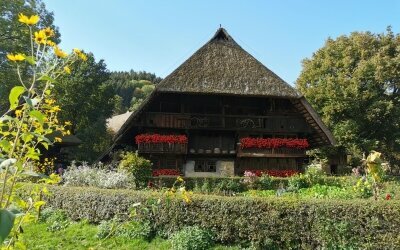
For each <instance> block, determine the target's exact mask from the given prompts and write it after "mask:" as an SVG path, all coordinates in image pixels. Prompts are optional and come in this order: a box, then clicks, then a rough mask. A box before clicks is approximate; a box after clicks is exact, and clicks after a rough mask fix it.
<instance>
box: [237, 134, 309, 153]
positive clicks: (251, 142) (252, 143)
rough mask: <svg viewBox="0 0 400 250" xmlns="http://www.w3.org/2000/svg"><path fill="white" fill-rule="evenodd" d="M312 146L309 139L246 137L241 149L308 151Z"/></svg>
mask: <svg viewBox="0 0 400 250" xmlns="http://www.w3.org/2000/svg"><path fill="white" fill-rule="evenodd" d="M309 146H310V144H309V143H308V141H307V139H297V138H251V137H244V138H241V139H240V148H241V149H247V148H253V149H254V148H259V149H278V148H289V149H302V150H304V149H307V148H308V147H309Z"/></svg>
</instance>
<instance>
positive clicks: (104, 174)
mask: <svg viewBox="0 0 400 250" xmlns="http://www.w3.org/2000/svg"><path fill="white" fill-rule="evenodd" d="M62 177H63V182H64V185H66V186H91V187H99V188H132V187H134V186H135V185H134V183H133V179H132V177H131V176H130V175H129V174H127V173H124V172H122V171H120V172H116V171H113V170H108V169H107V168H97V166H96V165H94V166H92V167H90V166H89V165H87V164H86V163H83V164H82V165H81V166H76V165H75V164H72V165H71V166H70V167H69V168H68V169H67V170H66V171H65V172H64V174H63V176H62Z"/></svg>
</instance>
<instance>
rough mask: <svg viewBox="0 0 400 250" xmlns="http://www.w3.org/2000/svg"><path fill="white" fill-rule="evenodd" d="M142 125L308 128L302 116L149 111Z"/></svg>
mask: <svg viewBox="0 0 400 250" xmlns="http://www.w3.org/2000/svg"><path fill="white" fill-rule="evenodd" d="M141 125H144V126H149V127H165V128H183V129H196V128H211V129H262V130H267V131H289V132H304V131H306V130H307V126H306V124H305V122H304V120H302V118H298V117H287V116H239V115H215V114H184V113H153V112H148V113H146V114H145V116H144V119H143V120H142V121H141Z"/></svg>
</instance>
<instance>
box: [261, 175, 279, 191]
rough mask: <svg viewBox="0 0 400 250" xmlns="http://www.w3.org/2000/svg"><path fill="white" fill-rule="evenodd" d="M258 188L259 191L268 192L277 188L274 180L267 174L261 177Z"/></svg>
mask: <svg viewBox="0 0 400 250" xmlns="http://www.w3.org/2000/svg"><path fill="white" fill-rule="evenodd" d="M282 185H283V184H282ZM257 186H258V189H261V190H268V189H274V188H275V187H274V183H273V178H272V177H271V176H269V175H267V174H263V175H261V177H260V178H259V179H258V180H257Z"/></svg>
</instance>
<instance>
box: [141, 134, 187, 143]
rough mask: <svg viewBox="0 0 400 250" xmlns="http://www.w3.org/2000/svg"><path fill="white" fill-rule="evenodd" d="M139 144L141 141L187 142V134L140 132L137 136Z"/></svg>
mask: <svg viewBox="0 0 400 250" xmlns="http://www.w3.org/2000/svg"><path fill="white" fill-rule="evenodd" d="M135 141H136V143H137V144H141V143H170V144H187V143H188V138H187V137H186V135H160V134H140V135H137V136H136V137H135Z"/></svg>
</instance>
